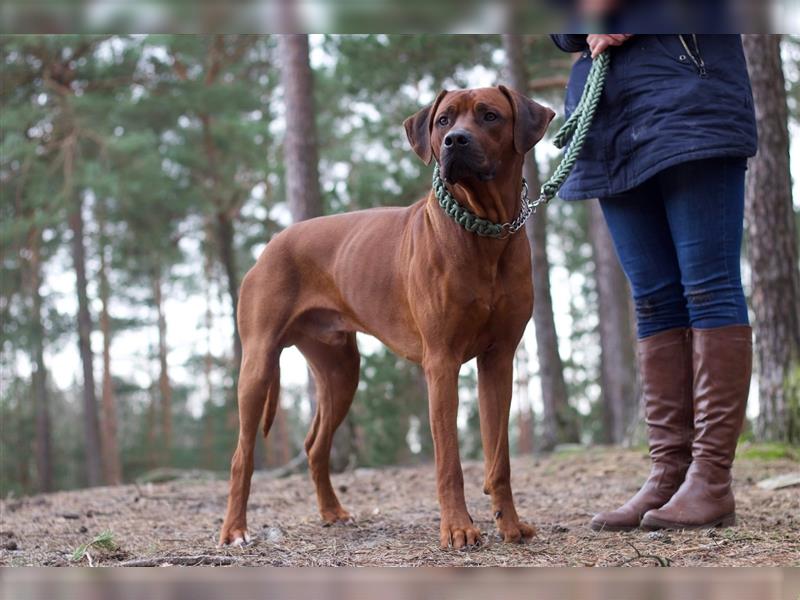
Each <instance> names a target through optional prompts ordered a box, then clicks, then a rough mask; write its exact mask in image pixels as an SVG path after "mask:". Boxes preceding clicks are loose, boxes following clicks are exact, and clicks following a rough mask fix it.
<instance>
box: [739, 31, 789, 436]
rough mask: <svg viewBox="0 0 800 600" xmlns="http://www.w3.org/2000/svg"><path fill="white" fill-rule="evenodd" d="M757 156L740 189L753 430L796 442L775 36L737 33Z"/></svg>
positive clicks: (783, 108) (784, 134) (785, 147)
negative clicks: (748, 287)
mask: <svg viewBox="0 0 800 600" xmlns="http://www.w3.org/2000/svg"><path fill="white" fill-rule="evenodd" d="M744 48H745V54H746V56H747V66H748V71H749V72H750V79H751V81H752V86H753V99H754V101H755V112H756V122H757V124H758V154H757V155H756V156H755V157H754V158H752V159H750V164H749V169H748V172H747V184H746V213H745V214H746V223H747V255H748V259H749V261H750V267H751V273H752V298H751V302H752V308H753V312H754V314H755V358H756V365H757V368H758V389H759V401H760V407H759V409H760V410H759V418H758V423H757V430H758V434H759V437H761V438H762V439H765V440H774V441H785V442H793V443H796V442H798V441H800V309H798V307H800V272H799V271H798V249H797V246H798V244H797V224H796V221H795V219H796V217H795V214H794V209H793V206H792V187H791V174H790V169H789V130H788V109H787V104H786V87H785V80H784V75H783V69H782V63H781V36H780V35H745V36H744Z"/></svg>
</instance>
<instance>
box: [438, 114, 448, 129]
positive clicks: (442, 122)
mask: <svg viewBox="0 0 800 600" xmlns="http://www.w3.org/2000/svg"><path fill="white" fill-rule="evenodd" d="M436 122H437V123H438V124H439V125H441V126H442V127H444V126H445V125H447V124H448V123H449V122H450V119H448V118H447V115H442V116H441V117H439V119H438V120H437V121H436Z"/></svg>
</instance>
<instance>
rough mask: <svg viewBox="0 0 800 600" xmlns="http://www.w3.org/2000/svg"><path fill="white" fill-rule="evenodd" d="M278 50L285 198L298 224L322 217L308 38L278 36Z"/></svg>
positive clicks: (293, 218) (302, 36)
mask: <svg viewBox="0 0 800 600" xmlns="http://www.w3.org/2000/svg"><path fill="white" fill-rule="evenodd" d="M279 49H280V57H281V82H282V84H283V90H284V102H285V105H286V134H285V137H284V141H283V151H284V159H285V163H286V197H287V200H288V203H289V210H290V212H291V213H292V220H293V221H294V222H295V223H297V222H298V221H303V220H305V219H311V218H314V217H318V216H320V215H321V214H322V196H321V193H320V189H319V173H318V169H319V165H318V163H319V157H318V149H317V127H316V116H315V110H314V80H313V74H312V72H311V65H310V64H309V60H308V36H307V35H281V36H280V42H279Z"/></svg>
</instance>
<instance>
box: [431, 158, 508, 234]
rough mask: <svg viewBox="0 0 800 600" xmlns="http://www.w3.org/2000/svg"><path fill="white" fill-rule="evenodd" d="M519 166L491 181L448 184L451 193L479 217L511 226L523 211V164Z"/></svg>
mask: <svg viewBox="0 0 800 600" xmlns="http://www.w3.org/2000/svg"><path fill="white" fill-rule="evenodd" d="M516 163H517V161H515V164H513V165H509V166H508V167H507V168H506V169H502V170H498V172H497V174H496V175H495V177H494V178H492V179H491V180H490V181H479V180H478V179H475V178H471V179H470V180H469V181H468V182H466V181H465V182H463V183H462V182H459V183H455V184H447V189H448V190H449V191H450V193H451V194H452V195H453V197H454V198H455V199H456V200H457V201H458V202H459V203H460V204H461V205H463V206H465V207H466V208H468V209H469V210H470V211H472V212H473V213H475V214H476V215H477V216H479V217H482V218H484V219H488V220H490V221H493V222H495V223H508V222H509V221H513V220H514V219H515V218H516V217H517V215H518V214H519V212H520V210H521V208H522V200H521V196H522V162H521V161H519V163H518V164H516Z"/></svg>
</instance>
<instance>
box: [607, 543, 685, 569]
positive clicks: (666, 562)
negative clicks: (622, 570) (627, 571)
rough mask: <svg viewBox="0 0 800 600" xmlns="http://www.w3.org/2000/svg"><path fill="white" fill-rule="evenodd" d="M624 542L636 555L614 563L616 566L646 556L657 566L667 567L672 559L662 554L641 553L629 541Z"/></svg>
mask: <svg viewBox="0 0 800 600" xmlns="http://www.w3.org/2000/svg"><path fill="white" fill-rule="evenodd" d="M626 543H627V544H628V546H630V547H631V548H633V551H634V552H636V555H635V556H631V557H630V558H626V559H625V560H623V561H622V562H620V563H618V564H617V565H616V566H617V567H622V566H624V565H627V564H628V563H632V562H633V561H635V560H639V559H642V558H647V559H650V560H654V561H656V563H658V566H659V567H668V566H670V564H671V563H672V561H671V560H670V559H669V558H666V557H664V556H657V555H656V554H642V553H641V552H640V551H639V549H638V548H637V547H636V546H634V545H633V544H631V543H630V542H626Z"/></svg>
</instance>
